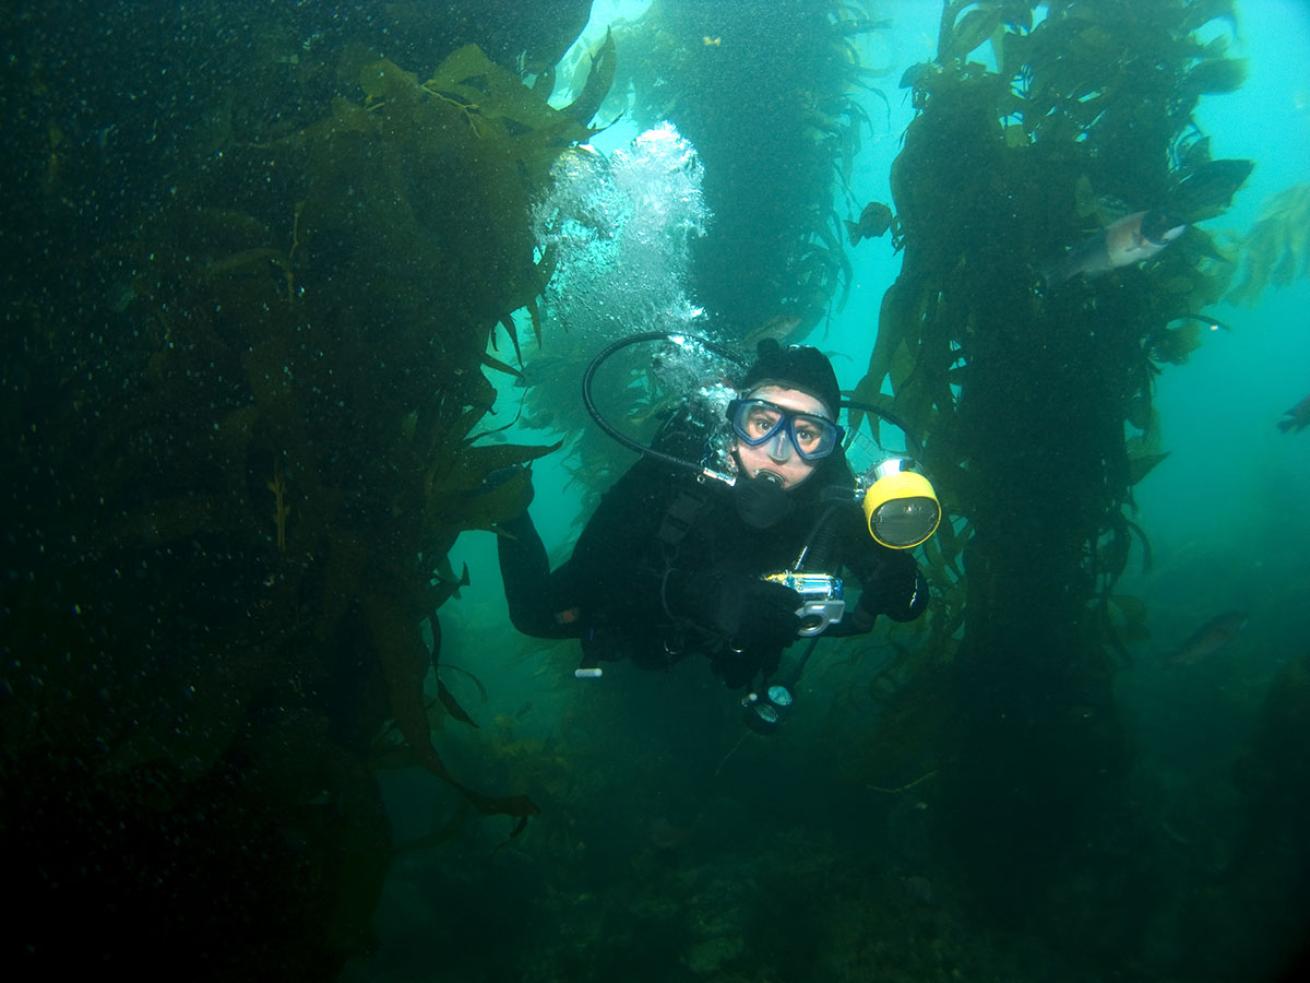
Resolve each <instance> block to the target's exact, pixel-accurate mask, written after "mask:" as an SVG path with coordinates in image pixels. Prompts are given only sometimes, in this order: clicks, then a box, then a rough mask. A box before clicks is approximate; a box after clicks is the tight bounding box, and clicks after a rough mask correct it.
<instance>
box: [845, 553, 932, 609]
mask: <svg viewBox="0 0 1310 983" xmlns="http://www.w3.org/2000/svg"><path fill="white" fill-rule="evenodd" d="M927 604H928V582H927V581H926V580H925V579H924V577H923V574H921V573H920V572H919V567H918V564H916V563H915V562H914V557H912V556H910V554H909V553H907V552H892V551H890V550H889V551H888V555H887V556H886V557H885V558H884V559H883V560H882V562H881V563H879V564H878V566H877V567H876V568H875V569H874V571H873V574H872V575H871V576H870V577H869V578H868V580H867V581H866V582H865V583H864V585H863V593H862V594H861V596H860V603H859V607H858V611H859V613H860V614H861V615H862V616H866V617H868V620H869V622H870V623H872V621H873V618H874V617H876V616H877V615H879V614H885V615H887V616H888V617H889V618H891V619H892V620H893V621H912V620H913V619H915V618H917V617H918V616H919V615H920V614H921V613H922V612H923V609H924V607H926V606H927Z"/></svg>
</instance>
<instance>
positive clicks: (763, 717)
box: [751, 702, 778, 727]
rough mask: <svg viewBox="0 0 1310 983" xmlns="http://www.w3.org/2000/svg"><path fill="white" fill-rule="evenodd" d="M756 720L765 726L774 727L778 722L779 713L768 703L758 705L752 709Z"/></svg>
mask: <svg viewBox="0 0 1310 983" xmlns="http://www.w3.org/2000/svg"><path fill="white" fill-rule="evenodd" d="M751 710H752V712H754V714H755V717H756V719H758V720H759V722H760V723H762V724H764V725H765V726H768V727H772V726H773V725H774V724H776V723H777V722H778V711H777V709H775V708H774V707H773V706H771V705H770V704H768V703H763V702H761V703H756V704H755V705H754V706H752V707H751Z"/></svg>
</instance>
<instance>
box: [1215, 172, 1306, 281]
mask: <svg viewBox="0 0 1310 983" xmlns="http://www.w3.org/2000/svg"><path fill="white" fill-rule="evenodd" d="M1239 262H1240V263H1241V270H1242V272H1241V279H1240V280H1239V281H1238V283H1237V285H1236V286H1235V287H1233V289H1232V290H1230V291H1229V292H1228V295H1227V297H1226V298H1225V299H1227V300H1228V301H1229V302H1230V303H1234V304H1243V305H1246V306H1248V307H1249V306H1251V305H1252V304H1254V303H1255V302H1256V299H1257V298H1259V296H1260V294H1261V293H1262V292H1264V290H1265V288H1266V287H1268V286H1270V285H1272V286H1275V287H1286V286H1287V285H1289V284H1290V283H1291V282H1292V281H1293V280H1297V279H1303V278H1305V277H1307V276H1310V184H1298V185H1295V186H1293V187H1291V188H1286V189H1284V190H1283V191H1280V192H1279V193H1278V194H1276V195H1274V196H1273V197H1272V198H1270V199H1269V200H1268V201H1267V202H1265V204H1264V207H1263V208H1262V209H1261V210H1260V219H1259V221H1257V222H1256V223H1255V225H1254V227H1252V229H1251V231H1250V232H1249V233H1248V234H1247V235H1245V236H1244V237H1243V238H1242V243H1241V253H1240V260H1239Z"/></svg>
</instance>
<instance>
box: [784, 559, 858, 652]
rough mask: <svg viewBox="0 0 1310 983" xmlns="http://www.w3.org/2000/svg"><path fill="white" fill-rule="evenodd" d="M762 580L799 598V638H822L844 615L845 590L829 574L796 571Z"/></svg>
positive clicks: (838, 581) (838, 580)
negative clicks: (779, 586) (779, 585)
mask: <svg viewBox="0 0 1310 983" xmlns="http://www.w3.org/2000/svg"><path fill="white" fill-rule="evenodd" d="M764 579H765V580H769V581H772V582H773V583H775V584H782V586H783V587H790V588H791V589H792V590H794V591H795V592H796V593H797V594H799V595H800V596H801V598H802V603H801V606H800V607H799V608H797V609H796V617H798V618H800V619H801V627H800V630H799V631H798V632H797V633H796V634H797V635H799V636H800V637H801V638H813V637H814V636H815V635H822V634H823V632H824V631H825V630H827V628H828V626H829V625H835V624H836V623H837V622H839V621H841V619H842V616H843V615H844V614H845V613H846V600H845V587H844V585H843V584H842V579H841V578H840V577H834V576H832V574H828V573H802V572H801V571H799V570H780V571H778V572H777V573H770V574H765V576H764Z"/></svg>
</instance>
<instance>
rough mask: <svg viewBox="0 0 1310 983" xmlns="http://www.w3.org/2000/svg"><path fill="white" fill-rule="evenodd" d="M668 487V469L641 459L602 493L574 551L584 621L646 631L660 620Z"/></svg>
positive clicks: (574, 565) (669, 489)
mask: <svg viewBox="0 0 1310 983" xmlns="http://www.w3.org/2000/svg"><path fill="white" fill-rule="evenodd" d="M671 488H672V479H671V476H670V475H669V473H668V470H667V468H665V467H663V466H662V465H660V464H658V462H655V461H651V460H649V459H643V460H641V461H638V462H637V463H636V464H634V465H633V466H632V467H631V468H629V469H628V471H627V472H626V473H625V474H624V475H623V477H621V478H620V479H619V480H618V481H616V482H615V483H614V484H613V485H612V486H611V487H610V489H609V490H608V491H607V492H605V494H604V496H603V497H602V498H601V501H600V505H599V506H597V508H596V511H595V513H593V515H592V516H591V518H590V519H589V520H588V521H587V524H586V526H585V527H584V528H583V530H582V534H581V535H580V536H579V537H578V542H577V544H576V545H575V546H574V549H573V559H572V561H571V567H572V572H573V576H574V578H575V582H576V584H577V587H578V593H579V597H580V599H581V606H582V611H583V617H584V618H587V619H588V620H593V621H594V620H600V621H604V622H606V623H609V624H613V625H624V626H642V625H649V626H651V627H654V626H655V625H657V624H659V623H660V622H661V621H662V620H664V614H663V604H662V602H661V599H660V590H661V586H662V580H663V574H664V570H663V563H662V551H661V543H660V539H659V530H660V525H661V523H662V522H663V520H664V515H665V512H666V511H667V509H668V502H669V495H670V493H671Z"/></svg>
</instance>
